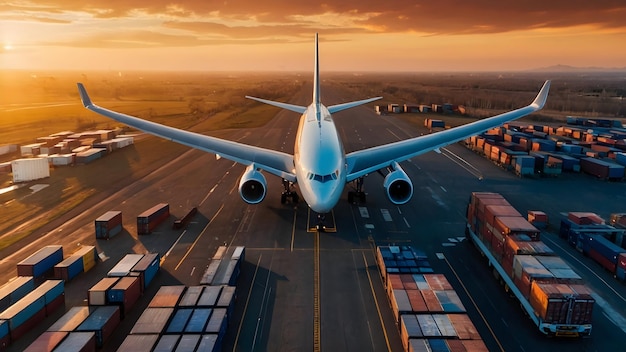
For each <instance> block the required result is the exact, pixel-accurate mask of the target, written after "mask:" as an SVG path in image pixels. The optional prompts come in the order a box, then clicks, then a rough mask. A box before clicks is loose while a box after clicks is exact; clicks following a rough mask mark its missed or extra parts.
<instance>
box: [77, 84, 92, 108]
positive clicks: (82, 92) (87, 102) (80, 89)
mask: <svg viewBox="0 0 626 352" xmlns="http://www.w3.org/2000/svg"><path fill="white" fill-rule="evenodd" d="M76 84H77V85H78V94H80V100H82V101H83V106H84V107H86V108H88V107H90V106H91V105H93V103H92V102H91V99H90V98H89V95H88V94H87V90H86V89H85V86H83V84H82V83H76Z"/></svg>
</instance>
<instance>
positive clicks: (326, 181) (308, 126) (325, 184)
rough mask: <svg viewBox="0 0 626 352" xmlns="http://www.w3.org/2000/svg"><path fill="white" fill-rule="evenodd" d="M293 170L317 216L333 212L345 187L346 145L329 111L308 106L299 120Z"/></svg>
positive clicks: (320, 105) (319, 105)
mask: <svg viewBox="0 0 626 352" xmlns="http://www.w3.org/2000/svg"><path fill="white" fill-rule="evenodd" d="M294 164H295V165H294V166H295V169H296V178H297V180H298V186H299V188H300V192H301V193H302V197H304V200H305V201H306V202H307V204H308V205H309V207H310V208H311V209H312V210H313V211H315V212H317V213H322V214H323V213H328V212H330V211H331V210H332V209H333V208H334V207H335V205H336V204H337V202H338V201H339V198H340V197H341V194H342V192H343V187H344V184H345V183H346V166H345V165H346V163H345V153H344V150H343V145H342V143H341V140H340V138H339V133H338V132H337V128H336V127H335V123H334V122H333V119H332V117H331V115H330V112H328V109H327V108H326V107H325V106H324V105H322V104H321V103H317V104H316V103H313V104H311V105H309V107H308V108H307V110H306V111H305V112H304V114H303V115H302V117H301V118H300V124H299V125H298V131H297V134H296V141H295V147H294Z"/></svg>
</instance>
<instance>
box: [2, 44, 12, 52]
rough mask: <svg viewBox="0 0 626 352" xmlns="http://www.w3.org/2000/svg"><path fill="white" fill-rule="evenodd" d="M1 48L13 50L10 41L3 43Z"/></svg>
mask: <svg viewBox="0 0 626 352" xmlns="http://www.w3.org/2000/svg"><path fill="white" fill-rule="evenodd" d="M3 48H4V50H5V51H11V50H13V45H11V43H6V44H4V46H3Z"/></svg>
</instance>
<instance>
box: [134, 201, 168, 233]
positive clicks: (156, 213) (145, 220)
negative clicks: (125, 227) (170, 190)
mask: <svg viewBox="0 0 626 352" xmlns="http://www.w3.org/2000/svg"><path fill="white" fill-rule="evenodd" d="M169 216H170V205H169V204H167V203H161V204H157V205H155V206H153V207H152V208H150V209H148V210H146V211H144V212H143V213H141V214H139V216H137V234H138V235H147V234H150V233H151V232H152V230H154V228H155V227H157V226H158V225H159V224H160V223H161V222H163V221H164V220H166V219H167V218H168V217H169Z"/></svg>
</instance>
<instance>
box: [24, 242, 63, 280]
mask: <svg viewBox="0 0 626 352" xmlns="http://www.w3.org/2000/svg"><path fill="white" fill-rule="evenodd" d="M62 260H63V246H45V247H43V248H42V249H40V250H38V251H37V252H35V253H34V254H32V255H31V256H30V257H28V258H26V259H24V260H22V261H21V262H19V263H17V274H18V275H19V276H33V277H35V278H38V277H41V276H43V275H44V274H46V273H47V272H48V271H49V270H51V269H52V268H53V267H54V266H55V265H57V264H59V263H60V262H61V261H62Z"/></svg>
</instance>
